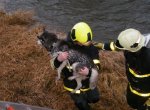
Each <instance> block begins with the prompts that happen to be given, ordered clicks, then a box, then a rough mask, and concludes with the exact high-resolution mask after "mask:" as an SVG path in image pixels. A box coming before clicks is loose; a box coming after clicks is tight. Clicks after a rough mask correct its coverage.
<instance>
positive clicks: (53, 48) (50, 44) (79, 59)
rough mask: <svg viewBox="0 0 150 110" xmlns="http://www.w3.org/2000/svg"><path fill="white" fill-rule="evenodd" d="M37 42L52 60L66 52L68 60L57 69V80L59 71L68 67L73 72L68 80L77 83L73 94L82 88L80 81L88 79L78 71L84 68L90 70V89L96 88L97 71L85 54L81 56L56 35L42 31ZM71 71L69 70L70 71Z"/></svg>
mask: <svg viewBox="0 0 150 110" xmlns="http://www.w3.org/2000/svg"><path fill="white" fill-rule="evenodd" d="M37 38H38V42H40V43H41V44H42V46H44V47H45V48H46V50H47V51H48V52H49V53H50V56H51V57H52V59H55V58H56V57H57V56H58V55H59V54H60V53H61V52H65V51H67V52H68V54H69V56H68V59H67V60H65V61H63V63H62V64H61V65H60V66H59V67H58V69H57V71H58V77H57V80H59V79H60V77H61V71H62V69H63V68H64V67H65V66H66V65H70V64H71V66H69V67H72V70H73V76H71V77H69V78H68V79H69V80H73V79H75V80H76V81H77V87H76V88H75V89H74V91H73V93H74V92H75V91H76V90H79V89H80V88H81V87H82V83H81V81H82V80H85V79H86V78H88V77H87V76H84V75H81V74H80V70H81V69H82V68H83V67H84V66H86V67H87V68H89V69H91V76H90V89H94V88H95V87H96V82H97V79H98V71H97V68H96V66H95V65H94V62H93V61H92V59H91V58H89V57H88V56H87V55H86V54H83V53H82V52H80V51H79V50H75V49H74V48H72V47H71V44H69V43H68V42H67V41H65V40H63V39H58V37H57V35H56V34H54V33H49V32H47V31H44V32H43V33H42V34H41V35H40V36H37ZM70 70H71V69H70Z"/></svg>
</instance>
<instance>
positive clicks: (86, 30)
mask: <svg viewBox="0 0 150 110" xmlns="http://www.w3.org/2000/svg"><path fill="white" fill-rule="evenodd" d="M71 39H72V40H73V41H77V42H79V43H82V44H83V43H86V42H88V41H91V40H92V31H91V28H90V27H89V25H88V24H86V23H84V22H79V23H77V24H76V25H74V26H73V28H72V30H71Z"/></svg>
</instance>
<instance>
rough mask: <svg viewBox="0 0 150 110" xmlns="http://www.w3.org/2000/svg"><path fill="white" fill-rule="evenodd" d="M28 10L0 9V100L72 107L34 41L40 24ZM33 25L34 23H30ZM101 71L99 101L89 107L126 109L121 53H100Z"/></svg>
mask: <svg viewBox="0 0 150 110" xmlns="http://www.w3.org/2000/svg"><path fill="white" fill-rule="evenodd" d="M32 16H33V15H32V13H31V12H20V11H17V12H14V13H11V14H8V13H5V12H2V11H1V12H0V21H1V22H0V25H1V26H0V84H1V86H0V99H1V100H2V101H13V102H23V103H26V104H30V105H38V106H42V107H50V108H52V109H58V110H76V107H75V106H74V104H73V102H72V100H71V99H70V97H69V96H68V95H67V93H66V91H64V90H63V88H62V81H60V82H59V84H58V85H57V86H56V85H55V81H54V80H55V76H56V72H55V71H54V70H52V69H51V67H50V63H49V60H50V58H49V56H48V53H47V52H46V50H45V49H43V48H41V47H40V46H39V45H38V44H37V42H36V40H37V39H36V36H37V35H38V33H40V32H41V30H42V27H43V26H42V25H35V23H36V22H35V21H34V20H33V19H32ZM33 25H34V26H33ZM100 59H101V65H102V71H101V74H100V76H99V82H98V88H99V89H100V93H101V100H100V101H99V102H98V103H96V104H94V105H92V108H93V110H130V108H129V107H128V105H127V103H126V99H125V90H126V84H127V79H126V76H125V69H124V58H123V54H122V53H121V52H100Z"/></svg>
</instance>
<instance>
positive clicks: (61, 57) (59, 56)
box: [57, 52, 68, 62]
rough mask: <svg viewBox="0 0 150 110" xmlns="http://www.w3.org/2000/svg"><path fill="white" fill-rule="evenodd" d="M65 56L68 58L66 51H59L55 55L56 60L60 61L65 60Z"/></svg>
mask: <svg viewBox="0 0 150 110" xmlns="http://www.w3.org/2000/svg"><path fill="white" fill-rule="evenodd" d="M67 58H68V52H60V53H59V55H58V57H57V60H58V61H60V62H63V61H65V60H67Z"/></svg>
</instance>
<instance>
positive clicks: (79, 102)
mask: <svg viewBox="0 0 150 110" xmlns="http://www.w3.org/2000/svg"><path fill="white" fill-rule="evenodd" d="M70 96H71V98H72V99H73V101H74V103H75V105H76V107H77V108H78V109H79V110H91V107H90V105H89V103H96V102H98V101H99V97H100V96H99V91H98V89H97V88H95V89H93V90H89V91H86V92H81V93H80V94H75V93H70Z"/></svg>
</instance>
